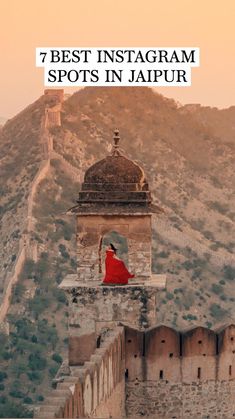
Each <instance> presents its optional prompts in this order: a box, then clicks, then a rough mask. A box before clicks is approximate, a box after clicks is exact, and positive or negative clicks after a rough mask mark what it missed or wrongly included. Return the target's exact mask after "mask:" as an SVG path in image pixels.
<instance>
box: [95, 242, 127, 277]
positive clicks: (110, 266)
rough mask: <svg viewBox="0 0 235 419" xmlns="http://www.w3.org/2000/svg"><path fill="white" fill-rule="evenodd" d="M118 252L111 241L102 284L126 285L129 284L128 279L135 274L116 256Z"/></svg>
mask: <svg viewBox="0 0 235 419" xmlns="http://www.w3.org/2000/svg"><path fill="white" fill-rule="evenodd" d="M116 253H117V249H116V248H115V246H114V245H113V244H112V243H110V245H109V247H108V248H107V250H106V259H105V270H106V272H105V277H104V279H103V282H102V285H105V284H108V285H126V284H128V279H129V278H134V276H135V275H133V274H131V273H130V272H129V271H128V270H127V268H126V266H125V263H124V262H123V261H122V260H121V259H119V258H118V257H117V256H116Z"/></svg>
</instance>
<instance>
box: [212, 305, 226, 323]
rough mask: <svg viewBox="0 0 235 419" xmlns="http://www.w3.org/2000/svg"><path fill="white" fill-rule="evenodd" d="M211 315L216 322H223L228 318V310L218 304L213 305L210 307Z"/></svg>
mask: <svg viewBox="0 0 235 419" xmlns="http://www.w3.org/2000/svg"><path fill="white" fill-rule="evenodd" d="M210 314H211V316H212V317H214V318H215V319H216V320H221V319H223V318H224V317H225V316H226V314H227V310H225V309H223V308H222V307H220V306H219V305H218V304H215V303H213V304H211V306H210Z"/></svg>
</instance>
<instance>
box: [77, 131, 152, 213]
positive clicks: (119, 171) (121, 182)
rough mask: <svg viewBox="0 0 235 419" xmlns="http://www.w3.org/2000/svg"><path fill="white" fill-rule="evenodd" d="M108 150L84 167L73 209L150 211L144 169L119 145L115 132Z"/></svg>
mask: <svg viewBox="0 0 235 419" xmlns="http://www.w3.org/2000/svg"><path fill="white" fill-rule="evenodd" d="M113 139H114V144H113V148H112V151H111V154H110V155H109V156H107V157H105V158H104V159H102V160H100V161H98V162H97V163H95V164H93V165H92V166H91V167H89V169H88V170H87V171H86V173H85V176H84V182H83V183H82V187H81V191H80V192H79V197H78V201H77V202H78V205H77V206H76V207H75V208H74V212H77V213H88V212H93V213H97V212H105V213H106V212H109V213H115V212H117V213H123V214H124V213H130V212H133V213H138V212H150V211H152V210H151V208H150V204H151V194H150V191H149V187H148V183H147V181H146V178H145V174H144V171H143V169H142V168H141V167H140V166H139V165H138V164H137V163H136V162H134V161H132V160H130V159H128V158H127V157H125V156H124V155H123V154H122V153H121V151H120V149H119V140H120V137H119V132H118V130H116V131H115V132H114V137H113Z"/></svg>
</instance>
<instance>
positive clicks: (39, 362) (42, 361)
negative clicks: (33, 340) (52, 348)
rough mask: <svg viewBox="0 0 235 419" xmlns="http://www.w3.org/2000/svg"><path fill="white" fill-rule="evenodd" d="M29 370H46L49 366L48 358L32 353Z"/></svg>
mask: <svg viewBox="0 0 235 419" xmlns="http://www.w3.org/2000/svg"><path fill="white" fill-rule="evenodd" d="M28 359H29V364H28V365H29V368H30V369H31V370H33V371H35V370H44V369H45V368H46V366H47V360H46V358H43V357H42V356H41V355H40V354H39V353H32V354H30V355H29V358H28Z"/></svg>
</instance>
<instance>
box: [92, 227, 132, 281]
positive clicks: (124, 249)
mask: <svg viewBox="0 0 235 419" xmlns="http://www.w3.org/2000/svg"><path fill="white" fill-rule="evenodd" d="M110 243H112V244H113V245H114V246H115V247H116V249H117V257H119V258H120V259H122V260H123V262H124V263H125V265H126V266H127V267H128V243H127V238H126V237H125V236H123V235H122V234H119V233H118V232H117V231H110V232H108V233H106V234H104V235H103V236H101V238H100V242H99V274H101V275H103V274H104V273H105V257H106V253H105V251H106V249H107V247H108V246H109V244H110Z"/></svg>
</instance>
